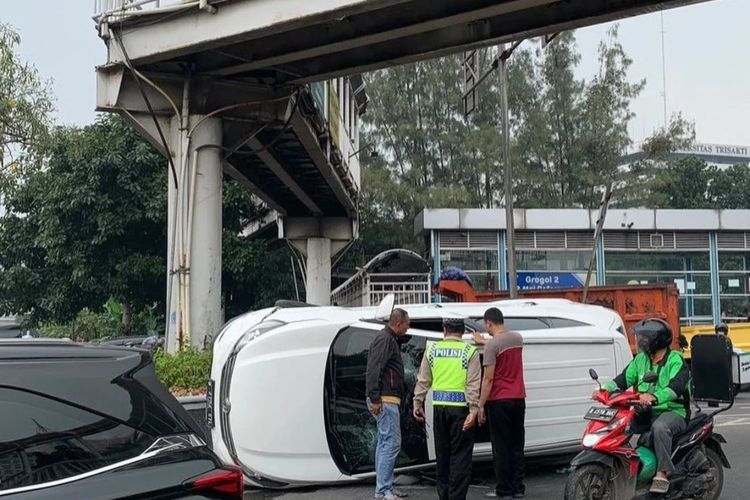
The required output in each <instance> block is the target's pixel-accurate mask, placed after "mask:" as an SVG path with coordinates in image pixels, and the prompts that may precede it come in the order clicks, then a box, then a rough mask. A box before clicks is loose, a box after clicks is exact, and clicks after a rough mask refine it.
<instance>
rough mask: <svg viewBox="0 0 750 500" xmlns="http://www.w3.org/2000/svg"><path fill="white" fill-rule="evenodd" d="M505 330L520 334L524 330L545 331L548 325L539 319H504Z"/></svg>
mask: <svg viewBox="0 0 750 500" xmlns="http://www.w3.org/2000/svg"><path fill="white" fill-rule="evenodd" d="M505 328H507V329H508V330H513V331H516V332H521V331H524V330H546V329H548V328H549V325H548V324H547V323H545V322H544V320H543V319H541V318H505Z"/></svg>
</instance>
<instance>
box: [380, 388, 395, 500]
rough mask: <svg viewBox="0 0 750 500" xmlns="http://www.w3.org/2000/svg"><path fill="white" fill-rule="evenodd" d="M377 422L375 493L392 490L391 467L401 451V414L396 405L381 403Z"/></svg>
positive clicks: (392, 467) (382, 493) (381, 493)
mask: <svg viewBox="0 0 750 500" xmlns="http://www.w3.org/2000/svg"><path fill="white" fill-rule="evenodd" d="M375 420H376V421H377V423H378V444H377V447H376V448H375V476H376V480H375V494H376V495H386V494H388V493H390V492H392V491H393V469H394V468H395V466H396V457H398V454H399V452H400V451H401V414H400V412H399V408H398V405H396V404H392V403H383V407H382V408H381V410H380V413H379V414H378V415H377V416H375Z"/></svg>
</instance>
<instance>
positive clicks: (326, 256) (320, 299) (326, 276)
mask: <svg viewBox="0 0 750 500" xmlns="http://www.w3.org/2000/svg"><path fill="white" fill-rule="evenodd" d="M306 257H307V299H306V300H307V302H308V303H310V304H315V305H318V306H327V305H330V304H331V240H330V238H308V240H307V255H306Z"/></svg>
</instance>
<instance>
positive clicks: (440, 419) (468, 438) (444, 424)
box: [433, 406, 474, 500]
mask: <svg viewBox="0 0 750 500" xmlns="http://www.w3.org/2000/svg"><path fill="white" fill-rule="evenodd" d="M467 416H469V409H468V408H466V407H457V406H434V407H433V423H434V430H435V455H436V459H437V492H438V498H439V499H440V500H465V499H466V493H467V492H468V491H469V481H470V480H471V463H472V458H473V454H474V428H471V429H469V430H468V431H464V430H463V425H464V421H465V420H466V417H467Z"/></svg>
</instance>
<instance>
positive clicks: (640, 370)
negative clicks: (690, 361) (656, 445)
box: [604, 349, 690, 418]
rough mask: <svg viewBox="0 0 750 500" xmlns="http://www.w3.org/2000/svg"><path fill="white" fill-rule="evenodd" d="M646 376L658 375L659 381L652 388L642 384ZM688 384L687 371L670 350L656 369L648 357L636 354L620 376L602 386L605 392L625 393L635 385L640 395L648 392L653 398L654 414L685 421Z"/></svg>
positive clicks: (683, 362) (677, 355) (688, 407)
mask: <svg viewBox="0 0 750 500" xmlns="http://www.w3.org/2000/svg"><path fill="white" fill-rule="evenodd" d="M648 372H655V373H656V374H657V375H659V380H658V381H657V382H656V383H653V384H649V383H646V382H643V377H644V376H645V375H646V374H647V373H648ZM689 383H690V370H689V369H688V366H687V363H685V360H684V359H683V358H682V354H680V353H679V352H677V351H672V350H671V349H670V350H668V351H667V354H666V355H665V356H664V359H662V361H661V362H659V363H657V364H656V365H655V364H654V363H653V362H652V361H651V357H650V356H649V355H647V354H645V353H642V352H641V353H638V354H637V355H636V356H635V357H634V358H633V361H631V362H630V364H628V366H627V367H625V370H623V372H622V373H621V374H619V375H618V376H616V377H615V378H614V380H612V381H611V382H609V383H607V384H605V385H604V389H606V390H607V391H613V390H615V389H620V390H621V391H624V390H625V389H627V388H629V387H633V386H634V385H637V389H638V391H639V392H648V393H650V394H653V395H654V396H655V397H656V404H655V405H654V407H653V411H654V414H656V415H658V414H660V413H663V412H665V411H672V412H674V413H677V414H678V415H680V416H682V417H683V418H687V414H688V411H689V409H690V406H689V398H690V393H689V389H688V386H689Z"/></svg>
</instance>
